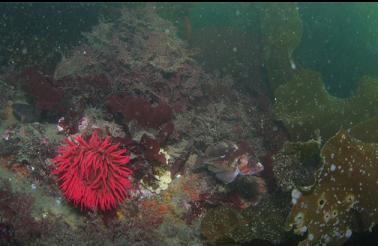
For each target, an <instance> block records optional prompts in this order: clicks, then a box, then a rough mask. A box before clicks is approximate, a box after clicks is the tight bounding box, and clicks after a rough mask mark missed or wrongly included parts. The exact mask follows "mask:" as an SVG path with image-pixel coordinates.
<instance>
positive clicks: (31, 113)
mask: <svg viewBox="0 0 378 246" xmlns="http://www.w3.org/2000/svg"><path fill="white" fill-rule="evenodd" d="M12 108H13V115H14V116H15V117H16V118H17V119H18V120H20V121H21V122H23V123H31V122H36V121H38V119H39V112H38V111H37V110H36V108H34V107H33V106H32V105H30V104H26V103H13V104H12Z"/></svg>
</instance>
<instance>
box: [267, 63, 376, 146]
mask: <svg viewBox="0 0 378 246" xmlns="http://www.w3.org/2000/svg"><path fill="white" fill-rule="evenodd" d="M359 84H360V87H359V89H358V90H357V92H356V95H355V96H353V97H351V98H347V99H341V98H336V97H333V96H331V95H330V94H329V93H328V92H327V90H326V88H325V86H324V82H323V80H322V78H321V74H320V73H319V72H315V71H312V70H309V69H303V70H300V71H297V72H296V73H295V75H294V76H293V78H292V79H291V80H290V81H288V82H287V83H286V84H284V85H281V86H280V87H278V88H277V89H276V92H275V96H276V103H275V105H274V113H275V115H276V118H277V119H279V120H281V121H282V122H283V123H284V125H285V127H286V129H287V130H288V132H289V135H290V137H291V139H293V140H302V141H306V140H308V139H311V138H315V137H317V135H320V136H321V137H322V138H324V139H328V138H329V137H331V136H333V135H334V134H335V133H336V132H337V131H338V130H339V129H340V127H341V126H343V127H344V128H349V127H351V126H354V125H356V124H357V123H359V122H362V121H364V120H367V119H369V118H370V117H372V116H374V115H376V114H377V113H378V99H377V97H376V95H377V93H378V92H377V89H376V88H378V80H377V79H373V78H370V77H367V76H365V77H363V78H361V80H360V82H359ZM319 131H320V133H319Z"/></svg>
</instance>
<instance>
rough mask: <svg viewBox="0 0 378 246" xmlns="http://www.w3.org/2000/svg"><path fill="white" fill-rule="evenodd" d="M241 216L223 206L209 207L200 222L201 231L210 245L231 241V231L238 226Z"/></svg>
mask: <svg viewBox="0 0 378 246" xmlns="http://www.w3.org/2000/svg"><path fill="white" fill-rule="evenodd" d="M241 221H242V216H241V215H240V213H238V212H237V211H236V210H234V209H232V208H228V207H225V206H220V207H217V208H214V209H210V210H209V211H208V212H207V213H206V215H205V217H204V218H203V220H202V223H201V233H202V235H203V236H204V237H205V238H206V242H207V243H208V244H210V245H219V244H225V243H232V242H233V241H234V240H233V233H234V232H235V230H236V229H237V228H238V227H239V223H241Z"/></svg>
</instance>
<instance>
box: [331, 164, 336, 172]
mask: <svg viewBox="0 0 378 246" xmlns="http://www.w3.org/2000/svg"><path fill="white" fill-rule="evenodd" d="M335 170H336V165H335V164H332V165H331V172H334V171H335Z"/></svg>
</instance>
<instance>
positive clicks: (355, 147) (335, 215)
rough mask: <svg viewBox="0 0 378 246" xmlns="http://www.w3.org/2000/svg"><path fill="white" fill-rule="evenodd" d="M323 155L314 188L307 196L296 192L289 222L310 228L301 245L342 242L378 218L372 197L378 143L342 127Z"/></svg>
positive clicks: (296, 229) (377, 179)
mask: <svg viewBox="0 0 378 246" xmlns="http://www.w3.org/2000/svg"><path fill="white" fill-rule="evenodd" d="M321 156H322V158H323V161H324V165H323V167H322V168H321V169H320V171H319V173H318V179H317V183H316V184H315V185H314V187H313V190H312V191H311V192H310V193H309V194H304V195H303V196H299V194H298V193H299V192H298V191H296V190H294V191H293V192H292V194H293V202H294V203H295V204H294V206H293V208H292V210H291V213H290V215H289V217H288V219H287V222H288V225H289V227H290V228H292V227H293V226H294V232H295V233H297V234H303V233H305V232H306V231H307V238H306V239H305V240H304V241H302V242H301V244H300V245H313V244H332V245H335V244H336V245H338V244H342V243H343V242H345V241H346V240H347V239H348V238H349V237H350V236H351V235H352V231H355V230H368V229H371V228H372V226H373V225H374V224H375V222H377V221H378V213H377V208H378V200H377V199H374V198H373V197H372V195H374V193H375V192H376V190H377V187H378V172H377V170H378V145H376V144H369V143H364V142H362V141H360V140H358V139H355V138H353V137H351V136H350V135H349V134H348V132H347V131H346V130H340V131H339V132H338V133H337V134H336V135H335V136H334V137H332V138H331V139H329V141H328V142H327V143H326V144H325V145H324V147H323V149H322V150H321ZM372 192H373V193H372ZM356 219H358V221H359V222H360V223H359V228H356V225H355V224H354V223H353V222H354V221H356Z"/></svg>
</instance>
